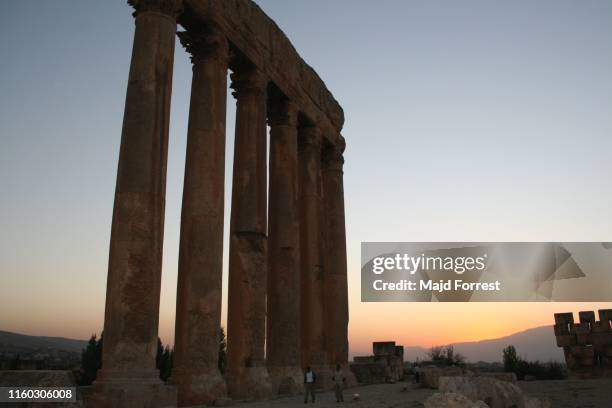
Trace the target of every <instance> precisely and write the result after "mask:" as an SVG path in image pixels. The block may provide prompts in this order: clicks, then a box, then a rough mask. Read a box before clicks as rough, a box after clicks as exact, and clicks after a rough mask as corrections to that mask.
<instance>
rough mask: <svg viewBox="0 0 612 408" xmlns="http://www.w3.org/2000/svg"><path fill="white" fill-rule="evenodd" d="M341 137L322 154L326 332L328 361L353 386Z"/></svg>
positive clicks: (342, 140) (343, 145) (343, 144)
mask: <svg viewBox="0 0 612 408" xmlns="http://www.w3.org/2000/svg"><path fill="white" fill-rule="evenodd" d="M345 147H346V144H345V141H344V138H343V137H342V136H340V137H339V142H338V144H337V145H335V146H330V147H328V148H326V149H325V150H324V153H323V165H322V176H323V202H324V206H323V210H324V212H325V216H324V217H323V219H324V229H325V248H326V249H325V253H324V258H325V279H324V293H325V299H326V307H325V309H326V310H325V332H326V335H327V336H326V339H327V352H328V362H329V364H330V365H331V366H336V365H337V364H340V366H341V367H342V368H343V370H344V371H345V376H346V378H347V381H348V383H349V384H356V383H357V382H356V380H355V378H354V375H353V374H352V372H351V371H350V370H349V368H348V322H349V307H348V284H347V265H346V227H345V215H344V181H343V177H344V176H343V174H344V173H343V170H342V167H343V165H344V157H343V153H344V149H345Z"/></svg>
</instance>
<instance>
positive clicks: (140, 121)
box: [96, 1, 180, 406]
mask: <svg viewBox="0 0 612 408" xmlns="http://www.w3.org/2000/svg"><path fill="white" fill-rule="evenodd" d="M132 4H133V5H134V7H135V8H136V30H135V33H134V44H133V52H132V61H131V66H130V75H129V82H128V90H127V97H126V103H125V113H124V119H123V130H122V134H121V149H120V154H119V166H118V171H117V184H116V189H115V205H114V212H113V225H112V231H111V242H110V255H109V267H108V282H107V292H106V313H105V320H104V352H103V368H102V370H101V371H100V372H99V374H98V380H97V381H96V386H97V389H98V391H99V393H98V394H97V395H99V396H100V397H101V399H99V400H98V403H99V404H102V405H104V404H107V405H108V404H109V403H110V402H109V399H110V398H112V395H115V394H116V393H114V391H115V390H118V392H119V393H121V395H123V396H124V397H125V400H126V401H132V400H134V401H138V403H137V404H136V405H135V406H137V405H140V406H147V405H148V404H153V402H152V401H151V399H150V398H151V395H155V394H156V392H157V391H155V390H156V389H158V388H160V387H162V384H161V382H160V380H159V377H158V372H157V370H156V369H155V353H156V350H157V329H158V318H159V293H160V284H161V261H162V244H163V231H164V205H165V192H166V160H167V153H168V126H169V114H170V95H171V90H172V67H173V60H174V42H175V37H174V36H175V31H176V21H175V14H176V12H177V11H178V9H179V7H180V5H179V2H178V1H166V2H164V3H163V4H161V3H159V2H154V1H133V2H132ZM145 389H146V392H144V391H143V390H145ZM152 389H153V390H152ZM110 404H111V405H112V403H110Z"/></svg>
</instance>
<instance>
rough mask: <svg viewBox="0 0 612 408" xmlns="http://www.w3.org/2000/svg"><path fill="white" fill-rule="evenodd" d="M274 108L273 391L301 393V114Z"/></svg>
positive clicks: (269, 345) (281, 102)
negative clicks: (299, 145) (299, 143)
mask: <svg viewBox="0 0 612 408" xmlns="http://www.w3.org/2000/svg"><path fill="white" fill-rule="evenodd" d="M271 105H272V106H271V109H270V112H269V123H270V198H269V211H268V212H269V224H270V230H269V237H268V251H269V253H268V255H269V256H268V259H269V265H268V266H269V273H268V303H267V310H268V319H267V339H266V358H267V366H268V371H269V373H270V378H271V381H272V384H273V387H274V391H275V392H276V393H280V394H296V393H301V392H303V390H304V386H303V374H302V369H301V367H300V264H299V238H300V237H299V227H298V208H297V204H298V196H297V194H298V135H297V113H298V111H297V107H296V106H295V105H294V104H293V103H292V102H290V101H288V100H286V99H284V98H282V99H281V98H279V99H278V100H275V101H273V103H272V104H271Z"/></svg>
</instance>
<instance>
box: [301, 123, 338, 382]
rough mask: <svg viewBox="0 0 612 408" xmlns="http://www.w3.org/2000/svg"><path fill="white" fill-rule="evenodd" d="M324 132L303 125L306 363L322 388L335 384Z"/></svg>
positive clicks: (303, 248) (304, 364)
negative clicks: (329, 341)
mask: <svg viewBox="0 0 612 408" xmlns="http://www.w3.org/2000/svg"><path fill="white" fill-rule="evenodd" d="M321 142H322V139H321V133H320V131H319V129H318V128H317V127H315V126H309V127H302V128H300V146H299V159H298V162H299V180H300V191H299V197H300V207H299V217H300V269H301V284H302V291H301V314H302V319H301V321H302V327H301V331H302V335H301V337H302V346H301V348H302V365H303V366H305V367H307V366H310V367H312V368H313V370H315V371H316V373H317V383H318V385H319V386H320V387H322V388H329V387H330V386H331V383H330V380H331V370H330V367H329V365H328V358H327V353H326V342H325V324H324V310H323V307H324V298H323V297H324V292H323V264H322V262H323V259H322V254H321V247H322V242H321V238H322V235H321V228H320V227H321V205H322V202H321V194H322V188H321Z"/></svg>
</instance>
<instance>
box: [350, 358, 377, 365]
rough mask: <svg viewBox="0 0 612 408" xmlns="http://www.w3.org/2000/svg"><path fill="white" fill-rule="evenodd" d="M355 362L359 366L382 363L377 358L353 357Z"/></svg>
mask: <svg viewBox="0 0 612 408" xmlns="http://www.w3.org/2000/svg"><path fill="white" fill-rule="evenodd" d="M353 361H354V362H355V363H358V364H373V363H377V362H382V361H380V359H379V358H377V357H376V356H359V357H358V356H355V357H353Z"/></svg>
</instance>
